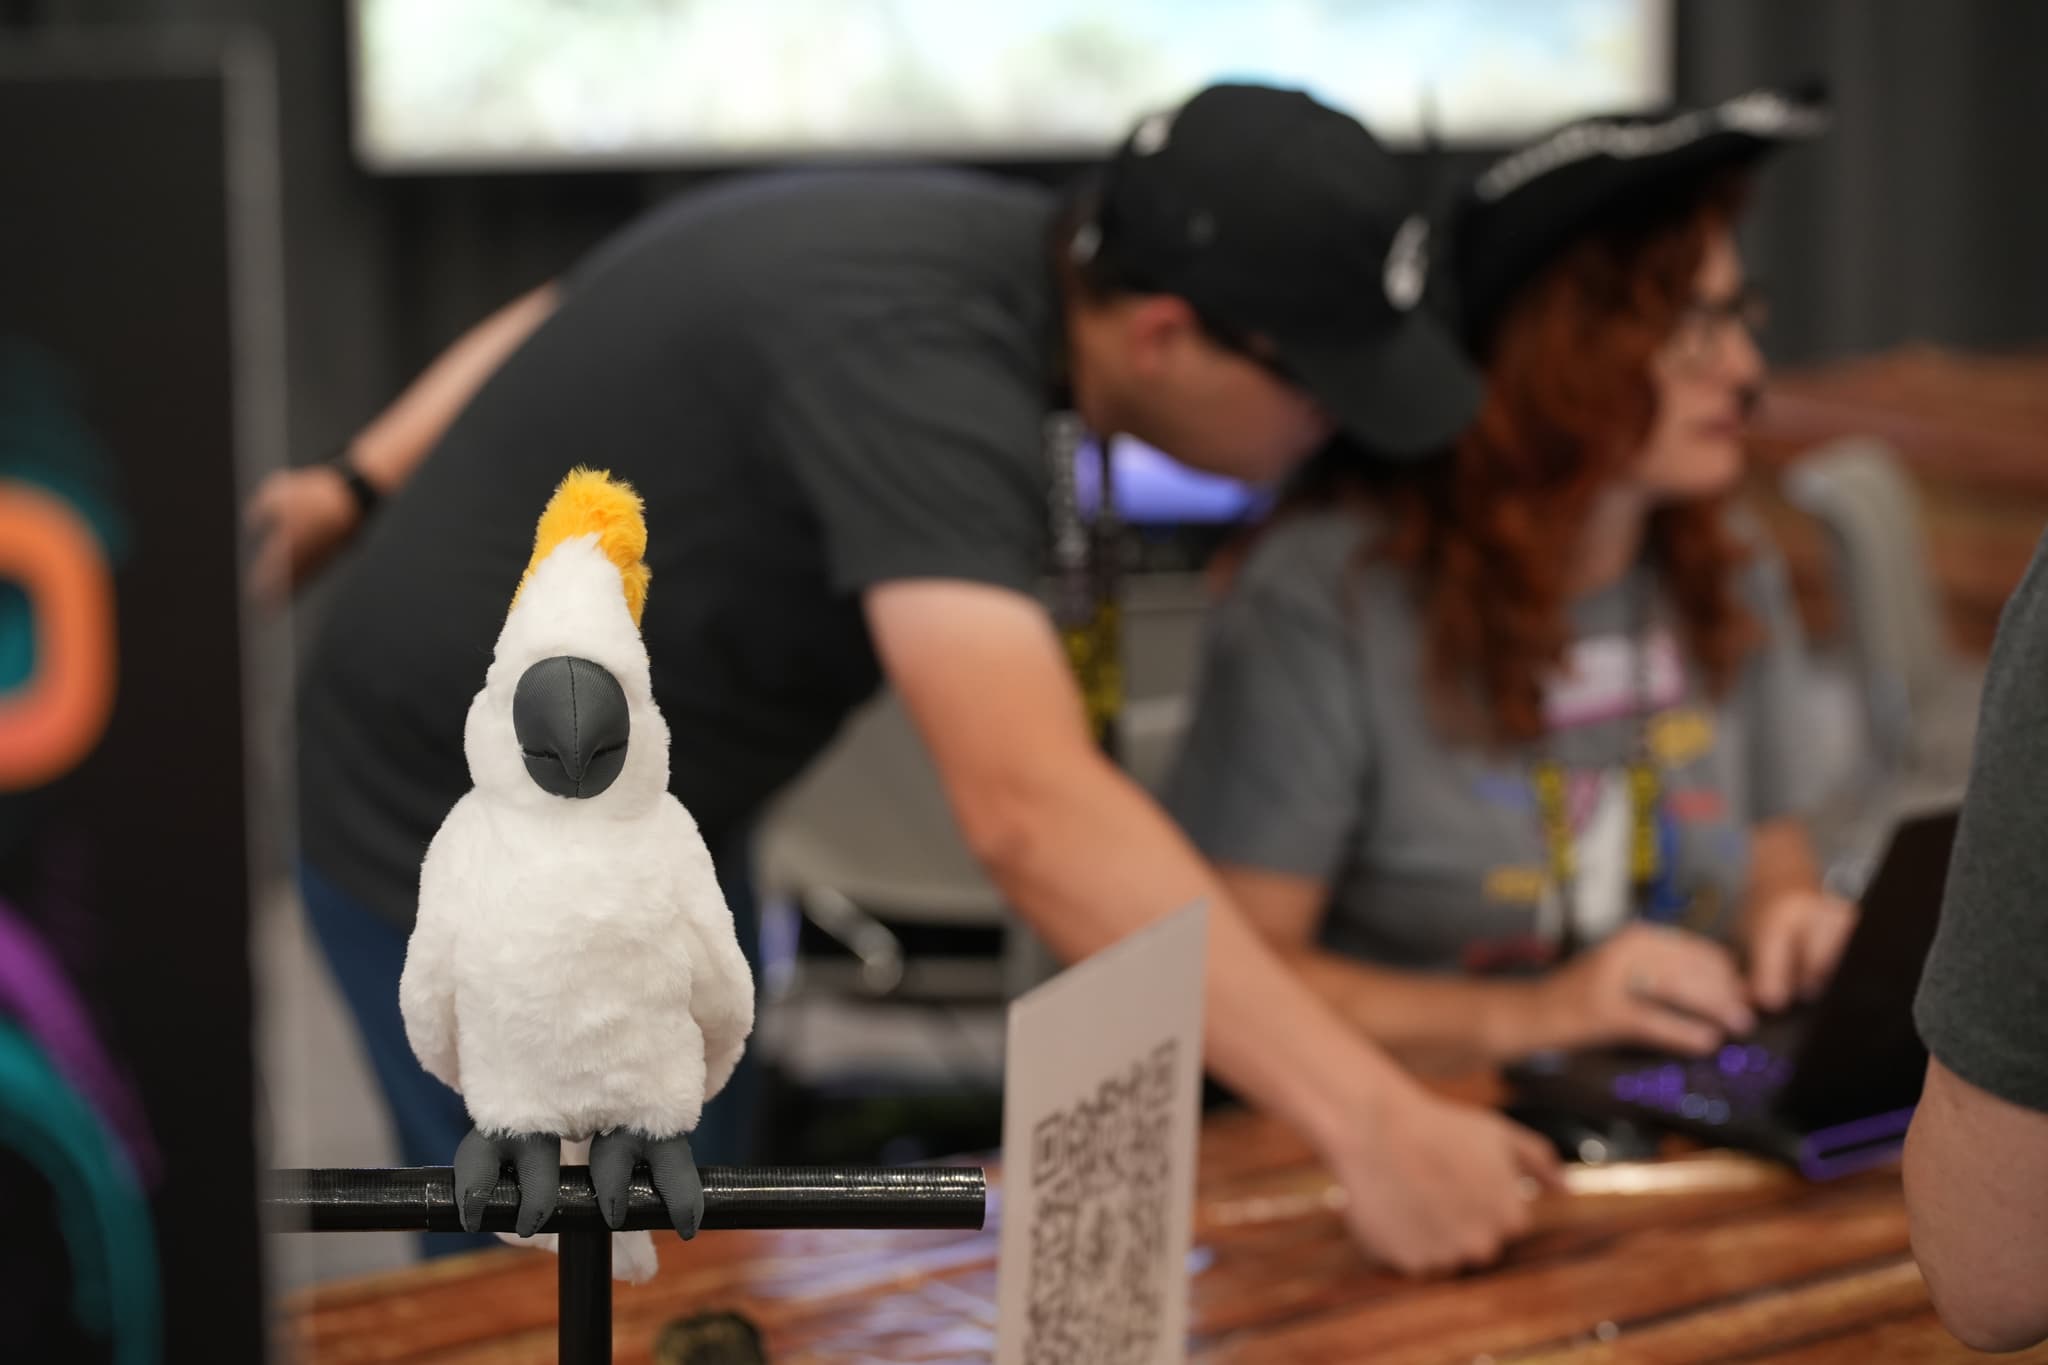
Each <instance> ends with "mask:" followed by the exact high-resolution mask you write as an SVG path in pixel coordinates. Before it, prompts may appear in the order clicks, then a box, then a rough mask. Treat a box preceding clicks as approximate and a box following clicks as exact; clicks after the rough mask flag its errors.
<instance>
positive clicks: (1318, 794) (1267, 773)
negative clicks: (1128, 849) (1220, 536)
mask: <svg viewBox="0 0 2048 1365" xmlns="http://www.w3.org/2000/svg"><path fill="white" fill-rule="evenodd" d="M1271 534H1273V535H1275V536H1285V535H1287V534H1288V532H1287V530H1286V529H1285V528H1283V529H1281V530H1279V531H1276V532H1273V533H1271ZM1259 548H1260V550H1261V551H1268V553H1255V555H1254V560H1253V563H1251V564H1249V565H1248V566H1247V568H1246V571H1245V574H1244V577H1243V578H1242V579H1241V580H1240V581H1239V583H1238V584H1237V585H1236V586H1235V587H1234V588H1233V589H1232V591H1231V592H1230V594H1229V595H1228V596H1227V597H1226V598H1225V599H1224V601H1223V602H1221V603H1220V604H1219V605H1218V606H1217V608H1216V610H1215V612H1214V613H1213V614H1212V616H1211V619H1210V630H1209V636H1208V639H1207V642H1206V646H1205V652H1204V658H1203V667H1202V674H1201V679H1200V682H1199V684H1198V690H1197V694H1196V709H1195V718H1194V721H1193V723H1192V725H1191V727H1190V730H1189V733H1188V735H1187V738H1186V741H1185V744H1184V746H1183V748H1182V750H1181V753H1180V756H1179V761H1178V763H1177V765H1176V767H1175V769H1174V772H1173V774H1172V777H1171V778H1170V779H1169V781H1168V784H1167V789H1166V798H1165V799H1166V805H1167V808H1168V810H1169V811H1171V812H1172V814H1173V816H1174V818H1175V819H1176V820H1178V821H1179V822H1180V825H1181V827H1182V828H1183V829H1184V830H1186V832H1187V834H1188V836H1189V838H1191V839H1192V840H1193V841H1194V843H1195V845H1196V846H1197V847H1198V848H1200V849H1201V851H1202V852H1203V854H1205V855H1206V856H1207V857H1208V858H1210V859H1211V860H1212V861H1215V862H1221V863H1235V864H1239V865H1242V866H1246V867H1254V868H1260V869H1263V870H1266V871H1271V872H1282V873H1292V874H1295V875H1298V876H1307V877H1317V878H1322V879H1324V880H1329V879H1332V878H1334V877H1335V875H1336V873H1337V871H1338V869H1339V864H1340V863H1341V861H1342V859H1343V856H1344V853H1345V849H1346V847H1347V844H1348V840H1349V838H1350V836H1351V834H1352V831H1353V830H1354V828H1355V827H1356V825H1357V823H1358V821H1359V819H1360V812H1361V802H1362V793H1363V792H1364V790H1365V779H1366V773H1367V770H1368V763H1369V760H1370V757H1371V755H1370V753H1369V752H1368V749H1369V746H1368V742H1367V740H1368V735H1367V728H1366V724H1365V699H1364V696H1363V692H1362V686H1363V684H1362V677H1361V673H1360V669H1359V667H1358V663H1359V654H1358V639H1357V632H1356V629H1355V626H1354V623H1353V621H1352V619H1351V618H1350V615H1349V613H1348V612H1347V611H1346V608H1345V604H1346V601H1347V598H1346V596H1345V593H1344V591H1343V583H1342V581H1341V569H1340V570H1339V571H1338V573H1336V574H1332V573H1331V572H1330V570H1329V566H1327V565H1321V566H1319V565H1317V564H1316V563H1314V562H1312V559H1311V557H1307V556H1301V555H1296V554H1292V553H1289V552H1288V550H1289V547H1287V546H1286V545H1274V544H1269V545H1265V546H1261V547H1259Z"/></svg>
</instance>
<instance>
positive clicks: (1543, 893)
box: [1167, 511, 1813, 971]
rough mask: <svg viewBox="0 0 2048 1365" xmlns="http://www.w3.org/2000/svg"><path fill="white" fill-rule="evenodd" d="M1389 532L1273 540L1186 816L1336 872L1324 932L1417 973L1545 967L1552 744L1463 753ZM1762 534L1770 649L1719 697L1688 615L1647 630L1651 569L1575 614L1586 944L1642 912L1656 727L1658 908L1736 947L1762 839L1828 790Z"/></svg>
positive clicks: (1754, 537)
mask: <svg viewBox="0 0 2048 1365" xmlns="http://www.w3.org/2000/svg"><path fill="white" fill-rule="evenodd" d="M1373 535H1374V531H1373V528H1372V526H1371V525H1370V523H1369V522H1368V521H1367V520H1366V519H1365V518H1363V517H1361V516H1359V515H1357V514H1356V513H1347V512H1342V511H1328V512H1317V513H1312V514H1307V515H1304V516H1301V517H1298V518H1295V519H1291V520H1289V521H1288V522H1286V523H1283V524H1282V525H1280V526H1278V527H1276V528H1274V529H1273V530H1272V531H1271V532H1269V533H1268V534H1267V535H1266V536H1265V537H1264V538H1263V539H1262V540H1261V541H1260V543H1259V544H1258V545H1257V546H1256V547H1255V548H1254V550H1253V552H1252V554H1251V555H1250V557H1249V559H1248V560H1247V563H1246V565H1245V567H1244V570H1243V573H1242V575H1241V577H1240V579H1239V581H1238V582H1237V583H1236V584H1235V586H1234V587H1233V589H1232V591H1231V592H1230V594H1229V595H1228V597H1227V598H1226V599H1225V600H1224V601H1223V602H1222V603H1220V604H1219V605H1218V607H1217V610H1216V612H1215V615H1214V618H1213V622H1212V627H1211V635H1210V638H1209V641H1208V645H1207V653H1206V659H1205V666H1204V672H1203V676H1202V680H1201V683H1200V688H1199V694H1198V697H1197V710H1196V717H1195V721H1194V724H1193V726H1192V728H1191V730H1190V733H1189V735H1188V738H1187V742H1186V747H1185V749H1184V751H1183V752H1182V754H1181V756H1180V760H1179V763H1178V766H1177V768H1176V771H1175V773H1174V776H1173V778H1172V780H1171V782H1170V784H1169V789H1168V796H1167V801H1168V805H1169V807H1170V809H1171V810H1172V811H1173V812H1174V814H1175V816H1176V818H1178V819H1179V820H1180V822H1181V824H1182V826H1183V827H1184V828H1185V829H1186V830H1187V832H1188V833H1189V835H1190V837H1191V838H1193V840H1194V841H1195V843H1196V844H1197V845H1198V846H1199V847H1200V848H1201V849H1202V851H1203V852H1204V853H1205V854H1207V855H1208V856H1209V857H1210V858H1211V859H1212V860H1214V861H1216V862H1219V863H1232V864H1238V865H1242V866H1247V867H1253V868H1258V869H1261V870H1265V871H1271V872H1281V873H1291V874H1294V875H1298V876H1308V877H1316V878H1320V879H1323V880H1325V881H1327V882H1328V884H1329V885H1330V888H1331V892H1330V900H1329V908H1328V912H1327V914H1326V916H1325V919H1324V925H1323V939H1324V942H1325V944H1326V945H1327V946H1328V947H1330V948H1332V949H1334V950H1336V951H1338V952H1342V953H1346V954H1349V955H1352V956H1356V957H1360V958H1366V959H1370V960H1372V961H1376V962H1381V963H1385V964H1388V965H1393V966H1399V967H1406V968H1415V969H1431V970H1455V969H1463V970H1467V971H1495V970H1509V969H1516V968H1526V967H1532V966H1536V965H1540V964H1541V963H1542V962H1544V961H1547V960H1548V959H1549V958H1550V957H1551V956H1552V955H1553V952H1554V948H1553V945H1554V944H1555V942H1556V940H1557V938H1558V936H1559V933H1560V930H1561V928H1562V924H1563V917H1564V914H1565V913H1566V911H1565V904H1564V898H1563V897H1561V896H1560V895H1559V894H1558V892H1557V890H1556V887H1555V885H1554V882H1555V879H1554V878H1553V877H1551V875H1550V873H1549V859H1548V857H1547V853H1546V847H1547V846H1546V841H1545V839H1544V832H1543V822H1542V819H1541V816H1540V807H1539V805H1538V802H1537V798H1536V795H1535V788H1534V784H1533V780H1532V779H1533V774H1534V769H1535V765H1536V763H1537V761H1538V760H1539V758H1540V757H1541V752H1539V751H1538V750H1537V749H1535V748H1534V747H1531V748H1528V749H1523V750H1518V751H1514V752H1504V751H1493V752H1489V751H1488V750H1487V749H1486V747H1485V746H1483V745H1479V744H1476V743H1463V744H1461V743H1456V742H1446V740H1445V738H1444V737H1443V735H1442V734H1441V733H1440V732H1439V728H1438V727H1437V726H1436V725H1435V724H1434V723H1433V720H1432V717H1431V714H1430V712H1429V710H1428V708H1427V705H1426V695H1425V690H1424V689H1425V687H1426V686H1427V683H1426V681H1425V678H1424V669H1423V658H1422V647H1423V640H1422V637H1421V634H1420V620H1419V616H1418V612H1417V610H1416V606H1415V602H1414V598H1413V594H1412V589H1411V585H1410V581H1409V579H1408V576H1407V574H1406V573H1405V571H1403V570H1400V569H1398V568H1397V567H1395V566H1393V565H1390V564H1387V563H1385V562H1384V561H1381V560H1378V559H1375V558H1373V557H1371V556H1370V555H1369V553H1368V551H1369V549H1370V543H1369V542H1370V540H1371V538H1372V536H1373ZM1746 539H1747V540H1748V541H1749V542H1750V544H1751V547H1752V550H1753V554H1752V557H1751V558H1750V559H1749V560H1748V561H1747V563H1746V564H1745V565H1744V567H1743V568H1742V570H1741V571H1740V580H1739V584H1738V592H1739V595H1740V598H1741V600H1742V602H1743V604H1744V605H1745V606H1746V607H1747V608H1748V610H1749V611H1751V612H1752V613H1754V614H1755V616H1756V617H1757V618H1758V620H1759V621H1760V623H1761V624H1762V626H1763V628H1764V632H1765V642H1764V644H1763V646H1762V647H1761V648H1760V649H1759V650H1757V651H1756V652H1755V653H1753V654H1752V655H1751V656H1750V657H1749V658H1748V659H1747V660H1746V662H1745V664H1744V667H1743V671H1742V674H1741V676H1740V678H1739V680H1738V683H1737V685H1736V687H1735V688H1734V689H1733V690H1732V691H1731V692H1730V693H1729V694H1728V695H1727V696H1726V697H1724V698H1723V699H1721V700H1720V701H1718V702H1717V701H1716V700H1714V699H1713V698H1712V697H1711V696H1709V695H1708V693H1707V691H1706V689H1705V686H1704V683H1703V681H1702V680H1701V679H1700V678H1699V676H1698V675H1697V673H1696V671H1695V670H1693V669H1692V668H1690V667H1689V666H1687V665H1686V664H1685V663H1684V662H1683V660H1682V657H1681V653H1680V650H1679V648H1678V645H1677V642H1676V636H1675V634H1674V632H1673V631H1672V630H1671V629H1670V627H1669V624H1668V623H1669V622H1670V620H1671V619H1672V616H1671V613H1670V612H1668V611H1665V610H1663V609H1662V608H1661V607H1660V606H1657V605H1651V606H1649V607H1648V609H1647V617H1648V619H1649V621H1650V624H1649V626H1648V628H1647V629H1642V630H1639V629H1638V627H1637V622H1638V621H1639V620H1641V619H1643V618H1644V617H1645V615H1646V612H1645V607H1644V604H1645V603H1648V602H1649V599H1650V595H1651V594H1652V592H1653V588H1652V581H1653V575H1652V574H1651V573H1650V571H1649V570H1647V569H1639V570H1636V571H1634V572H1632V573H1631V574H1630V575H1628V576H1627V577H1626V578H1624V579H1623V580H1622V581H1621V582H1619V583H1617V584H1616V585H1614V586H1613V587H1611V588H1608V589H1606V590H1603V591H1601V592H1599V593H1597V594H1594V595H1592V596H1589V597H1586V598H1583V599H1580V600H1579V601H1577V602H1576V603H1574V604H1573V607H1572V622H1573V627H1574V639H1573V642H1572V645H1571V647H1570V653H1569V656H1568V668H1567V670H1566V674H1568V676H1561V677H1560V679H1559V680H1558V681H1557V682H1555V683H1554V684H1553V685H1552V686H1551V687H1550V688H1549V689H1548V694H1547V700H1546V711H1547V713H1548V715H1549V717H1550V725H1551V734H1550V737H1549V740H1548V742H1547V743H1548V748H1547V750H1546V751H1544V752H1548V753H1549V754H1550V755H1551V756H1552V757H1554V759H1555V760H1556V761H1557V762H1558V763H1559V764H1561V765H1562V767H1563V769H1564V771H1565V774H1566V781H1565V791H1566V806H1567V809H1568V811H1569V812H1570V815H1571V820H1572V826H1573V831H1574V839H1575V849H1576V853H1575V858H1576V862H1577V875H1576V884H1577V889H1576V893H1575V895H1574V896H1573V897H1572V904H1573V905H1574V907H1575V910H1574V913H1575V915H1576V919H1577V925H1578V929H1579V932H1580V934H1581V936H1582V937H1583V938H1584V939H1588V940H1591V939H1598V938H1600V937H1603V936H1605V935H1606V934H1609V933H1611V932H1613V931H1614V930H1615V929H1616V928H1618V927H1619V926H1620V925H1621V924H1622V923H1623V922H1624V920H1625V919H1626V918H1627V916H1628V914H1629V913H1630V909H1631V894H1630V874H1629V855H1628V849H1629V839H1630V831H1631V826H1632V824H1633V815H1632V807H1631V801H1630V798H1629V793H1628V784H1627V765H1628V764H1629V762H1630V760H1631V758H1632V757H1633V756H1634V755H1635V754H1636V753H1637V751H1638V748H1639V745H1640V743H1641V741H1642V740H1643V739H1644V738H1645V737H1647V739H1648V741H1649V749H1650V752H1651V753H1653V754H1654V755H1655V758H1656V761H1657V764H1658V767H1659V768H1660V769H1661V770H1662V787H1663V792H1664V796H1663V800H1662V801H1661V803H1660V809H1659V818H1658V826H1659V831H1658V832H1659V835H1660V841H1661V847H1662V848H1663V850H1664V856H1663V857H1662V859H1661V860H1660V861H1661V866H1662V869H1663V870H1662V872H1661V873H1660V875H1659V878H1658V880H1657V882H1656V883H1655V884H1654V886H1653V888H1652V890H1653V895H1652V898H1651V904H1650V908H1649V910H1648V911H1647V912H1646V913H1649V914H1651V915H1653V916H1654V917H1656V918H1659V919H1662V920H1665V921H1667V922H1671V923H1678V924H1684V925H1686V926H1688V927H1691V928H1695V929H1698V930H1700V931H1702V932H1706V933H1712V934H1719V935H1723V936H1725V934H1726V932H1727V930H1728V929H1729V928H1730V927H1731V925H1732V921H1733V917H1734V911H1735V909H1736V906H1737V904H1738V903H1739V898H1740V896H1741V894H1742V891H1743V888H1744V885H1745V881H1746V878H1747V873H1748V865H1749V829H1750V827H1751V826H1753V825H1755V824H1757V823H1759V822H1761V821H1765V820H1769V819H1772V818H1775V817H1779V816H1783V815H1786V814H1789V813H1794V812H1796V811H1797V810H1798V809H1799V808H1800V807H1801V806H1802V805H1803V804H1804V802H1805V801H1806V800H1807V799H1808V797H1809V793H1807V792H1806V791H1804V790H1803V786H1804V785H1805V784H1804V780H1803V779H1804V775H1805V774H1806V773H1808V772H1811V771H1812V767H1813V765H1812V764H1810V763H1802V761H1801V757H1802V750H1803V748H1804V746H1803V744H1802V734H1803V733H1804V731H1803V726H1802V719H1803V708H1804V707H1805V706H1806V705H1807V701H1806V698H1807V696H1808V693H1807V690H1806V688H1805V685H1804V682H1805V673H1804V651H1803V647H1802V643H1801V640H1800V637H1799V630H1798V625H1797V621H1796V618H1795V616H1794V614H1793V609H1792V605H1791V601H1790V598H1789V594H1788V591H1787V588H1786V584H1785V580H1784V575H1783V572H1782V568H1781V566H1780V563H1779V561H1778V560H1777V559H1776V558H1774V557H1773V556H1772V555H1771V554H1770V553H1769V551H1768V549H1767V548H1766V547H1765V545H1764V544H1763V542H1762V537H1761V536H1760V535H1758V534H1756V533H1754V532H1753V531H1751V532H1747V534H1746ZM1638 637H1640V638H1642V639H1644V640H1646V641H1647V642H1648V644H1647V651H1646V654H1645V659H1644V661H1643V663H1642V664H1641V665H1640V666H1639V663H1638V660H1637V657H1636V641H1637V639H1638ZM1639 691H1647V695H1648V699H1649V701H1650V702H1651V706H1650V709H1649V718H1648V721H1647V728H1645V725H1644V724H1643V723H1642V722H1640V721H1639V719H1638V716H1639V711H1638V708H1637V703H1636V698H1637V696H1638V693H1639Z"/></svg>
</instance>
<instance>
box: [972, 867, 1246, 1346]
mask: <svg viewBox="0 0 2048 1365" xmlns="http://www.w3.org/2000/svg"><path fill="white" fill-rule="evenodd" d="M1208 928H1209V912H1208V907H1207V906H1205V905H1194V906H1190V907H1189V908H1187V909H1185V910H1181V911H1179V912H1177V913H1176V914H1174V915H1172V916H1171V917H1169V918H1167V919H1165V920H1162V921H1161V922H1160V923H1158V924H1155V925H1152V926H1150V927H1148V928H1146V929H1144V930H1142V931H1140V932H1139V933H1136V934H1133V935H1131V936H1130V937H1128V938H1126V939H1124V940H1123V941H1122V942H1120V943H1117V944H1115V945H1113V946H1111V947H1110V948H1107V949H1105V950H1104V951H1102V952H1100V953H1097V954H1096V955H1095V956H1093V957H1090V958H1088V959H1086V960H1085V961H1082V962H1080V963H1077V964H1076V965H1075V966H1073V967H1072V968H1070V969H1069V970H1067V971H1065V972H1063V973H1061V974H1060V975H1059V976H1057V977H1054V978H1053V979H1052V980H1051V981H1048V982H1046V983H1045V984H1044V985H1043V986H1040V987H1039V988H1038V989H1037V990H1035V991H1032V992H1031V993H1030V994H1029V995H1025V996H1022V997H1020V998H1019V999H1018V1000H1017V1001H1016V1002H1015V1003H1014V1004H1012V1005H1011V1006H1010V1019H1009V1044H1008V1050H1007V1052H1006V1054H1005V1057H1004V1063H1003V1069H1004V1079H1003V1160H1002V1172H1001V1183H1000V1185H999V1190H1000V1194H1001V1218H1002V1240H1001V1243H1000V1259H999V1261H998V1263H997V1272H996V1342H997V1344H996V1362H997V1365H1055V1362H1057V1365H1164V1362H1169V1361H1174V1362H1178V1361H1184V1360H1185V1359H1187V1317H1188V1245H1189V1239H1190V1237H1191V1235H1192V1225H1193V1215H1194V1193H1195V1125H1196V1117H1197V1113H1198V1111H1199V1109H1200V1106H1201V1060H1202V979H1203V970H1202V969H1203V959H1204V955H1205V952H1206V949H1207V945H1208Z"/></svg>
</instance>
